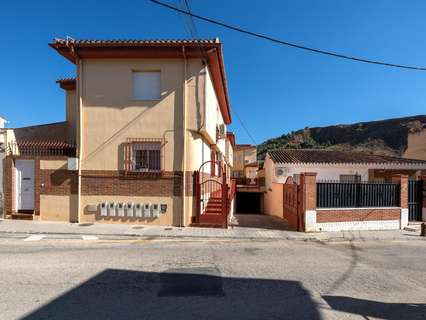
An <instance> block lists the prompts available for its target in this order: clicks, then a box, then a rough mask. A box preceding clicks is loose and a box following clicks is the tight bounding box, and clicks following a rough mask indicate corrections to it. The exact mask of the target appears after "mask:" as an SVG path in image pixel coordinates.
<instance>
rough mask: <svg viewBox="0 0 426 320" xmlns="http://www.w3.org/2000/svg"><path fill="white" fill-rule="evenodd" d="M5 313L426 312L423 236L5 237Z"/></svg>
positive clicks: (1, 255)
mask: <svg viewBox="0 0 426 320" xmlns="http://www.w3.org/2000/svg"><path fill="white" fill-rule="evenodd" d="M0 261H1V263H0V275H1V276H0V290H1V291H0V292H1V297H0V319H2V320H7V319H73V320H74V319H398V320H399V319H426V246H425V243H424V242H421V241H405V242H358V243H312V242H295V241H268V242H255V241H236V240H233V241H194V240H192V241H184V240H178V241H176V240H138V241H131V240H121V241H96V240H94V241H83V240H80V239H74V240H60V239H55V240H45V239H41V240H39V241H23V239H7V240H6V239H3V240H0Z"/></svg>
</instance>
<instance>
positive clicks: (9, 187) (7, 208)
mask: <svg viewBox="0 0 426 320" xmlns="http://www.w3.org/2000/svg"><path fill="white" fill-rule="evenodd" d="M14 190H15V174H14V165H13V158H12V157H11V156H6V157H5V158H4V159H3V195H4V204H3V205H4V210H3V215H4V217H6V215H7V214H12V211H13V209H14V207H15V203H14V202H15V201H14V193H15V192H14Z"/></svg>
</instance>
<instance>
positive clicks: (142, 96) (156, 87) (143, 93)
mask: <svg viewBox="0 0 426 320" xmlns="http://www.w3.org/2000/svg"><path fill="white" fill-rule="evenodd" d="M160 87H161V73H160V72H159V71H134V72H133V98H134V99H138V100H159V99H160V98H161V88H160Z"/></svg>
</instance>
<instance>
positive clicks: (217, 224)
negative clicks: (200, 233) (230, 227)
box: [191, 222, 225, 228]
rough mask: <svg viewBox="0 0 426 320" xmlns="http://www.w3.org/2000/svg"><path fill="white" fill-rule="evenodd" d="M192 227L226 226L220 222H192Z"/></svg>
mask: <svg viewBox="0 0 426 320" xmlns="http://www.w3.org/2000/svg"><path fill="white" fill-rule="evenodd" d="M191 227H198V228H225V225H223V224H219V223H199V222H198V223H197V222H196V223H191Z"/></svg>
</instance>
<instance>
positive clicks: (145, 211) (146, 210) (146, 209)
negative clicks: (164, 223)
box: [143, 203, 151, 218]
mask: <svg viewBox="0 0 426 320" xmlns="http://www.w3.org/2000/svg"><path fill="white" fill-rule="evenodd" d="M143 216H144V217H145V218H150V217H151V204H149V203H145V204H144V206H143Z"/></svg>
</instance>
